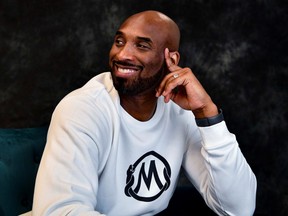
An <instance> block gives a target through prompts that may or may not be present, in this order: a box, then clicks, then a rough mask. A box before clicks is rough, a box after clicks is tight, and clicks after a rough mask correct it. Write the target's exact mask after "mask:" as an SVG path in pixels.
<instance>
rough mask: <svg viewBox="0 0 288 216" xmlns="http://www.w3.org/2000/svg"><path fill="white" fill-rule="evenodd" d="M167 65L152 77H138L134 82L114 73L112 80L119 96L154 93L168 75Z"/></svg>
mask: <svg viewBox="0 0 288 216" xmlns="http://www.w3.org/2000/svg"><path fill="white" fill-rule="evenodd" d="M165 71H166V66H165V63H164V64H163V65H162V67H161V68H160V70H159V71H158V72H157V73H156V74H155V75H154V76H151V77H147V78H141V77H140V76H138V77H136V78H135V79H133V80H127V79H125V78H121V77H115V76H114V75H113V73H112V79H113V84H114V87H115V89H116V90H117V91H118V93H119V95H126V96H136V95H139V94H141V93H144V92H148V91H151V90H152V91H154V90H155V89H156V88H157V87H158V86H159V85H160V83H161V81H162V79H163V78H164V76H165V75H166V72H165Z"/></svg>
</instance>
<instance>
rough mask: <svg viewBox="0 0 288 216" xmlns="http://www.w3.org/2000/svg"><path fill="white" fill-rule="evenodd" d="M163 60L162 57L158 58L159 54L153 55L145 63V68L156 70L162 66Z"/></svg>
mask: <svg viewBox="0 0 288 216" xmlns="http://www.w3.org/2000/svg"><path fill="white" fill-rule="evenodd" d="M163 61H164V59H163V58H160V57H159V56H158V57H153V58H151V59H150V61H149V62H147V63H146V68H147V69H148V70H152V71H155V72H158V71H159V70H160V69H161V68H162V66H163Z"/></svg>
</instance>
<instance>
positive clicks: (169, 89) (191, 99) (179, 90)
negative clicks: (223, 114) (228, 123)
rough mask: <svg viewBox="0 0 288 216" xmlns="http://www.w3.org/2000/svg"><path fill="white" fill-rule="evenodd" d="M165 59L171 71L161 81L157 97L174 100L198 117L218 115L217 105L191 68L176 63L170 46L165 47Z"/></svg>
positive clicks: (167, 100) (166, 100)
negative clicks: (172, 57)
mask: <svg viewBox="0 0 288 216" xmlns="http://www.w3.org/2000/svg"><path fill="white" fill-rule="evenodd" d="M165 61H166V64H167V68H168V70H169V72H170V73H168V74H167V75H166V76H165V77H164V79H163V80H162V82H161V83H160V85H159V87H158V89H157V91H156V97H159V96H160V95H162V96H164V101H165V102H166V103H167V102H169V100H172V101H173V102H174V103H176V104H178V105H179V106H180V107H182V108H183V109H186V110H191V111H192V112H193V113H194V115H195V117H196V118H208V117H212V116H215V115H217V114H218V109H217V106H216V105H215V104H214V103H213V101H212V100H211V98H210V96H209V95H208V94H207V92H206V91H205V89H204V88H203V86H202V85H201V83H200V82H199V81H198V79H197V78H196V77H195V75H194V74H193V72H192V71H191V69H190V68H181V67H179V66H178V65H176V64H174V63H173V61H172V59H171V57H170V52H169V50H168V48H166V49H165Z"/></svg>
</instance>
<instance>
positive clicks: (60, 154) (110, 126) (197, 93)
mask: <svg viewBox="0 0 288 216" xmlns="http://www.w3.org/2000/svg"><path fill="white" fill-rule="evenodd" d="M179 40H180V32H179V29H178V26H177V25H176V23H175V22H174V21H173V20H171V19H170V18H169V17H167V16H166V15H164V14H162V13H160V12H157V11H144V12H141V13H138V14H135V15H133V16H131V17H129V18H128V19H127V20H126V21H125V22H124V23H123V24H122V25H121V26H120V28H119V29H118V31H117V32H116V35H115V39H114V43H113V45H112V48H111V51H110V58H109V65H110V67H111V73H110V72H105V73H101V74H99V75H97V76H96V77H94V78H92V79H91V80H90V81H89V82H88V83H87V84H86V85H84V86H83V87H82V88H80V89H77V90H75V91H73V92H72V93H70V94H69V95H67V96H66V97H65V98H64V99H63V100H62V101H61V102H60V103H59V104H58V106H57V107H56V109H55V111H54V113H53V116H52V120H51V124H50V128H49V132H48V136H47V144H46V147H45V151H44V153H43V157H42V161H41V164H40V167H39V171H38V174H37V179H36V186H35V196H34V203H33V210H32V213H33V215H37V216H39V215H41V216H42V215H49V216H51V215H57V216H59V215H109V216H113V215H116V216H121V215H124V216H129V215H134V216H136V215H154V214H156V213H159V212H161V211H162V210H164V209H165V208H166V207H167V206H168V203H169V200H170V198H171V196H172V195H173V192H174V190H175V188H176V185H177V179H178V176H179V171H180V168H181V166H182V167H183V168H184V170H185V172H186V174H187V177H188V178H189V180H190V181H191V183H192V184H193V185H194V186H195V187H196V189H197V190H198V191H199V193H200V194H201V195H202V196H203V198H204V200H205V202H206V203H207V205H208V206H209V207H210V208H211V209H212V210H213V211H214V212H216V213H217V214H218V215H237V216H239V215H252V214H253V212H254V209H255V196H256V195H255V194H256V178H255V175H254V174H253V172H252V170H251V169H250V167H249V165H248V163H247V162H246V160H245V158H244V156H243V155H242V153H241V151H240V149H239V146H238V143H237V141H236V138H235V136H234V135H233V134H231V133H230V132H229V131H228V129H227V127H226V124H225V121H224V120H223V115H222V112H221V110H220V109H218V107H217V106H216V105H215V104H214V103H213V101H212V99H211V98H210V96H209V95H208V94H207V92H206V91H205V90H204V88H203V87H202V86H201V84H200V83H199V81H198V80H197V78H196V77H195V76H194V74H193V72H192V71H191V69H189V68H181V67H180V66H178V63H179V59H180V54H179V53H178V48H179ZM219 110H220V111H219ZM191 205H193V203H191ZM195 208H196V206H195Z"/></svg>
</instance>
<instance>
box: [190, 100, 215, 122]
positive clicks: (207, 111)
mask: <svg viewBox="0 0 288 216" xmlns="http://www.w3.org/2000/svg"><path fill="white" fill-rule="evenodd" d="M193 114H194V116H195V118H197V119H201V118H210V117H213V116H216V115H218V114H219V110H218V108H217V106H216V105H215V104H214V103H213V102H212V103H211V104H210V105H209V106H206V107H203V108H200V109H197V110H193Z"/></svg>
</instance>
